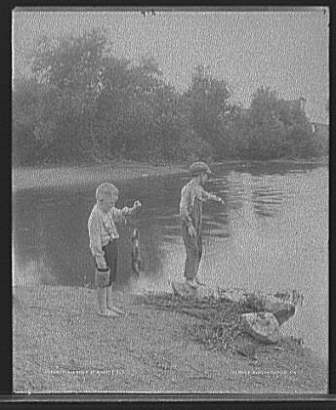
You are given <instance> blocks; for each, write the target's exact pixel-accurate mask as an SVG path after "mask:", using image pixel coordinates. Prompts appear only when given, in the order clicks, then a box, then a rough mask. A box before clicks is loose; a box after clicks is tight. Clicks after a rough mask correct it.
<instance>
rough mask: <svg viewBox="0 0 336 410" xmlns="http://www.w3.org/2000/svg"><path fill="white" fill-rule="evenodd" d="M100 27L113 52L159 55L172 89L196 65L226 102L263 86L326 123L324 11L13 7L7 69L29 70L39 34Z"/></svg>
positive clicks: (181, 86) (182, 85)
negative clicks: (221, 83) (226, 88)
mask: <svg viewBox="0 0 336 410" xmlns="http://www.w3.org/2000/svg"><path fill="white" fill-rule="evenodd" d="M101 27H104V28H105V29H106V31H107V36H108V39H109V40H110V41H111V44H112V47H111V48H112V50H113V53H114V54H115V55H116V56H117V57H123V58H127V59H129V60H131V61H132V62H134V63H137V62H138V61H139V60H140V58H141V57H142V56H152V57H154V58H155V60H156V61H157V62H158V64H159V66H160V69H161V70H162V72H163V76H164V78H165V80H166V81H167V82H169V83H170V84H172V85H174V86H175V87H176V88H177V89H178V90H179V91H183V90H185V89H186V88H187V87H188V86H189V85H190V83H191V75H192V72H193V70H194V67H195V66H196V65H197V64H204V65H206V66H207V67H208V68H209V71H210V73H211V74H212V75H213V76H214V77H216V78H218V79H223V80H225V81H227V82H228V84H229V85H230V89H231V90H232V93H233V97H232V101H233V102H239V103H241V104H242V105H243V106H245V107H247V106H248V105H249V103H250V101H251V97H252V94H253V92H254V91H255V90H256V89H257V88H258V87H260V86H269V87H271V88H272V89H274V90H276V91H277V92H278V95H279V97H281V98H285V99H296V98H299V97H300V96H302V97H304V98H306V100H307V102H306V113H307V116H308V118H310V120H311V121H317V122H324V123H326V122H329V119H328V113H327V112H326V104H327V100H328V98H329V11H328V9H327V8H317V7H314V8H310V9H307V8H306V9H304V11H302V10H298V9H296V10H295V9H293V10H291V11H288V10H287V11H285V10H281V11H278V10H277V11H265V10H264V11H253V12H252V11H247V10H245V11H236V10H234V11H227V10H225V11H219V10H216V11H215V10H206V9H200V10H197V11H195V10H193V11H192V10H187V11H186V10H184V11H181V10H176V9H175V10H172V11H167V10H157V11H156V13H155V15H154V16H153V15H146V16H143V15H142V14H141V13H140V12H139V11H130V10H128V11H116V10H113V9H105V10H99V11H98V10H94V11H93V10H92V9H90V10H85V9H81V10H76V11H75V10H74V9H73V10H70V9H63V10H62V9H53V10H52V11H43V10H39V9H29V11H26V10H24V9H23V8H21V9H15V10H14V12H13V24H12V35H13V39H12V40H13V41H12V51H13V75H14V76H16V75H18V73H20V74H25V73H27V72H28V69H27V67H28V63H27V56H28V55H29V53H30V52H31V50H32V49H33V46H34V43H35V42H36V40H37V39H38V38H39V37H40V36H41V35H47V36H48V37H51V38H56V37H58V36H60V35H63V34H67V33H69V34H70V33H71V34H79V33H82V32H83V31H87V30H90V29H92V28H101Z"/></svg>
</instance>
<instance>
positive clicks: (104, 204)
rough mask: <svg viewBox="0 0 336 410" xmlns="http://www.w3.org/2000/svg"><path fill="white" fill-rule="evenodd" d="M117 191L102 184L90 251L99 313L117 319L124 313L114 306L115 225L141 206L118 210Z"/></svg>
mask: <svg viewBox="0 0 336 410" xmlns="http://www.w3.org/2000/svg"><path fill="white" fill-rule="evenodd" d="M118 198H119V191H118V188H117V187H115V186H114V185H113V184H110V183H107V182H105V183H103V184H101V185H99V186H98V188H97V190H96V200H97V203H96V204H95V205H94V207H93V209H92V211H91V214H90V217H89V221H88V229H89V238H90V249H91V253H92V255H93V257H94V259H95V263H96V277H95V282H96V286H97V299H98V312H99V314H100V315H101V316H107V317H117V316H118V315H120V314H122V313H123V312H122V311H121V310H119V309H118V308H117V307H115V306H113V304H112V285H113V282H114V281H115V280H116V274H117V259H118V238H119V234H118V231H117V228H116V225H115V223H116V222H121V221H123V220H125V217H127V216H130V215H133V214H134V213H135V212H136V211H137V210H138V209H139V208H140V207H141V206H142V205H141V202H140V201H135V202H134V205H133V207H132V208H128V207H124V208H122V209H118V208H116V206H115V204H116V202H117V201H118Z"/></svg>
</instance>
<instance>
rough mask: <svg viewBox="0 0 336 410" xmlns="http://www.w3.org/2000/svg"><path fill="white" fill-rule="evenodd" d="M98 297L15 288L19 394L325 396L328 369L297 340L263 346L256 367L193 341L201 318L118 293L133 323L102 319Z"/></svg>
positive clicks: (126, 319)
mask: <svg viewBox="0 0 336 410" xmlns="http://www.w3.org/2000/svg"><path fill="white" fill-rule="evenodd" d="M95 296H96V294H95V291H94V290H93V289H86V288H74V287H61V286H54V287H51V286H36V287H15V288H14V290H13V318H14V323H13V333H14V334H13V362H14V365H13V379H14V391H15V392H28V391H30V392H36V393H37V392H43V393H45V392H53V393H55V392H182V391H184V392H199V393H201V392H203V393H204V392H209V393H212V392H223V393H224V392H229V393H325V392H327V379H328V377H327V363H326V362H324V361H322V360H321V359H319V358H317V357H315V356H314V355H313V354H312V352H311V351H310V350H308V349H305V348H304V347H302V346H301V345H299V344H297V343H296V342H294V341H292V342H290V341H284V342H283V343H282V344H278V345H265V346H261V347H258V349H257V351H256V358H255V359H254V360H250V358H249V357H248V356H246V355H241V354H238V353H237V352H234V351H233V350H230V349H228V350H226V351H220V350H218V349H212V348H211V349H210V348H207V347H206V346H205V345H204V344H202V343H200V342H199V341H197V340H195V338H193V337H192V336H191V334H190V329H191V328H193V327H195V326H196V327H200V326H201V325H202V324H203V322H202V319H201V318H200V317H196V316H195V315H194V316H193V315H190V314H187V313H186V312H184V311H183V310H180V311H179V310H176V309H162V306H161V307H158V306H155V305H154V304H153V303H147V302H150V301H148V300H147V302H146V298H145V297H144V296H140V297H139V296H136V295H134V294H130V293H127V292H115V294H114V297H115V301H116V304H117V305H118V306H119V307H121V308H123V309H124V310H125V312H126V314H125V315H123V316H122V317H119V318H116V319H110V318H104V317H100V316H98V315H97V314H96V299H95ZM230 309H231V311H232V306H231V308H230Z"/></svg>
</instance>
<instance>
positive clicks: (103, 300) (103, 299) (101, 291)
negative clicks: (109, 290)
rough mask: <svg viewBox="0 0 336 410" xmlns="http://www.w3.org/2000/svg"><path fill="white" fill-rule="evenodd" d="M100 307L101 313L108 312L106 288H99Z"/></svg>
mask: <svg viewBox="0 0 336 410" xmlns="http://www.w3.org/2000/svg"><path fill="white" fill-rule="evenodd" d="M97 295H98V309H99V313H101V314H104V313H106V288H98V290H97Z"/></svg>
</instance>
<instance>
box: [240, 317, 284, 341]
mask: <svg viewBox="0 0 336 410" xmlns="http://www.w3.org/2000/svg"><path fill="white" fill-rule="evenodd" d="M241 320H242V323H243V324H244V327H245V329H246V331H247V332H248V333H249V334H250V335H251V336H253V337H254V338H255V339H256V340H259V341H261V342H263V343H277V342H278V341H279V339H280V331H279V329H280V325H279V322H278V320H277V318H276V317H275V315H273V313H270V312H258V313H244V314H242V315H241Z"/></svg>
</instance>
